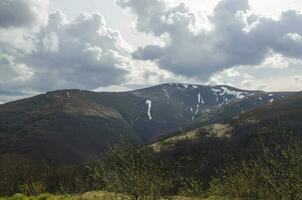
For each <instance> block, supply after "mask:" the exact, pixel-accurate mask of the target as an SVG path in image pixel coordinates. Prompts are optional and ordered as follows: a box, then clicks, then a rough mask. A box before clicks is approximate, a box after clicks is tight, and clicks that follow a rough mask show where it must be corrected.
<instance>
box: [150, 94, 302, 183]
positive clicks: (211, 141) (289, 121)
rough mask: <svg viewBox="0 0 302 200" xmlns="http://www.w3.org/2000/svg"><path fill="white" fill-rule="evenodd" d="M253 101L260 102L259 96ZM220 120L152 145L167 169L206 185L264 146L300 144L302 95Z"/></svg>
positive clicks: (225, 112)
mask: <svg viewBox="0 0 302 200" xmlns="http://www.w3.org/2000/svg"><path fill="white" fill-rule="evenodd" d="M274 95H276V94H274ZM272 96H273V95H271V94H269V97H272ZM253 98H254V99H255V98H256V99H257V96H254V97H253ZM242 103H243V102H240V103H238V104H242ZM238 104H234V105H229V107H225V108H224V109H222V110H221V111H220V114H218V115H224V116H227V115H228V114H229V111H230V110H231V108H233V107H237V106H238ZM218 118H220V119H222V118H223V120H218V119H217V118H216V119H213V120H211V122H209V123H207V124H204V123H200V124H199V125H196V126H195V127H194V128H191V129H188V130H185V131H181V132H177V133H174V134H171V135H168V136H166V137H165V138H161V139H159V140H158V141H156V142H153V143H152V144H150V145H149V146H150V147H152V148H153V149H154V150H155V152H157V153H158V154H159V155H158V157H163V158H165V159H166V160H168V161H167V163H166V165H167V166H168V167H167V168H168V169H171V170H173V173H176V174H177V175H178V176H188V175H189V176H193V177H202V179H203V183H204V184H205V185H207V184H209V181H210V180H211V178H213V176H215V175H217V172H218V173H219V171H220V170H222V169H226V168H228V167H229V166H230V165H235V166H236V165H239V164H240V163H241V162H242V161H248V160H253V159H255V158H257V157H258V155H262V154H263V151H262V150H261V149H262V148H263V147H265V149H266V150H267V148H272V149H274V148H276V147H278V149H279V148H281V147H284V146H285V147H286V146H288V145H289V143H288V142H289V141H293V140H295V141H301V140H302V134H301V130H302V92H297V93H294V94H292V95H289V96H284V98H283V97H282V96H281V98H279V99H274V101H273V102H272V101H271V103H269V104H266V105H263V106H261V107H258V108H255V109H253V110H249V111H246V112H243V113H240V114H238V116H236V117H230V118H224V117H218ZM218 175H219V174H218Z"/></svg>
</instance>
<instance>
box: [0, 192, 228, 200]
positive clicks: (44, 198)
mask: <svg viewBox="0 0 302 200" xmlns="http://www.w3.org/2000/svg"><path fill="white" fill-rule="evenodd" d="M121 199H123V200H131V198H129V197H127V196H121V195H116V194H112V193H106V192H87V193H84V194H78V195H51V194H40V195H37V196H25V195H22V194H15V195H14V196H13V197H8V198H0V200H121ZM160 200H228V199H226V198H222V197H214V196H213V197H209V198H201V197H184V196H174V197H172V196H170V197H162V198H161V199H160Z"/></svg>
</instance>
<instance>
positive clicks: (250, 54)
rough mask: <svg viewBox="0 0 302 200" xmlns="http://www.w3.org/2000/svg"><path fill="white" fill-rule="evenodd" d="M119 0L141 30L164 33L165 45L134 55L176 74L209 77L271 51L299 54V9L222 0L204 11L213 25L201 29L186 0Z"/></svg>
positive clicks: (253, 62)
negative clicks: (273, 10)
mask: <svg viewBox="0 0 302 200" xmlns="http://www.w3.org/2000/svg"><path fill="white" fill-rule="evenodd" d="M117 2H118V4H119V5H120V6H121V7H123V8H127V9H129V10H130V11H131V12H132V13H134V14H135V15H136V17H137V29H138V30H139V31H142V32H145V33H152V34H153V35H155V36H165V37H168V39H166V40H165V41H166V42H165V44H164V45H163V46H154V45H150V46H146V47H140V48H138V49H137V51H136V52H135V53H134V57H135V58H137V59H142V60H154V61H156V62H157V63H158V64H159V66H160V67H161V68H162V69H166V70H168V71H171V72H173V73H175V74H180V75H185V76H187V77H196V78H201V79H204V80H207V79H208V78H209V77H210V76H211V75H213V74H215V73H217V72H220V71H222V70H225V69H228V68H232V67H236V66H240V65H246V66H249V67H250V66H253V65H259V64H261V63H262V62H263V61H264V60H265V58H267V56H268V55H270V54H271V53H272V52H274V53H279V54H282V55H283V56H287V57H291V58H298V59H301V58H302V57H301V55H302V54H301V51H302V46H301V45H302V39H301V35H302V26H301V25H302V15H301V14H300V13H298V12H297V11H293V10H291V11H287V12H284V13H283V14H282V16H281V17H280V19H278V20H273V19H271V18H268V17H263V16H259V15H257V14H255V13H253V12H252V11H251V8H250V6H249V2H248V0H222V1H221V2H220V3H218V5H217V6H216V8H215V9H214V11H213V14H212V15H211V16H209V17H208V19H209V21H210V22H211V25H212V28H211V29H210V30H205V29H202V28H200V27H199V24H198V22H197V17H196V16H195V14H194V13H193V12H192V11H191V10H190V9H189V8H187V7H186V6H185V5H184V4H179V5H178V6H175V7H169V6H168V5H167V4H166V2H165V1H163V0H157V1H155V0H154V1H150V0H140V1H137V0H118V1H117ZM158 52H160V53H158Z"/></svg>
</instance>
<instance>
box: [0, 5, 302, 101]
mask: <svg viewBox="0 0 302 200" xmlns="http://www.w3.org/2000/svg"><path fill="white" fill-rule="evenodd" d="M87 2H88V1H87V0H73V1H70V0H1V1H0V103H5V102H8V101H12V100H16V99H20V98H24V97H28V96H32V95H36V94H40V93H44V92H46V91H51V90H58V89H71V88H78V89H85V90H94V91H125V90H132V89H137V88H143V87H148V86H151V85H157V84H161V83H171V82H173V83H174V82H180V83H189V84H210V85H216V84H219V85H220V84H224V85H231V86H234V87H238V88H242V89H249V90H254V89H259V90H265V91H300V90H302V13H301V11H302V1H300V0H266V1H263V0H89V3H87Z"/></svg>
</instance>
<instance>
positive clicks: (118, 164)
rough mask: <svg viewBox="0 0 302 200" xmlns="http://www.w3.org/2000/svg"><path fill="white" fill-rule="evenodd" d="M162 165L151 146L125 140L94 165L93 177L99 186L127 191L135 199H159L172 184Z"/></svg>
mask: <svg viewBox="0 0 302 200" xmlns="http://www.w3.org/2000/svg"><path fill="white" fill-rule="evenodd" d="M160 165H161V164H160V163H159V162H155V160H154V153H153V151H152V150H151V149H149V148H146V147H141V146H140V145H136V144H133V143H130V142H125V141H123V142H122V143H121V144H119V145H115V146H112V147H110V148H109V151H108V152H107V153H105V155H104V157H103V159H102V160H101V161H100V162H98V163H97V164H95V165H94V166H93V167H92V168H90V171H91V175H90V179H91V180H92V182H94V183H95V184H96V185H95V186H96V187H99V188H96V189H102V188H104V189H106V190H108V191H111V192H115V193H121V194H127V195H129V196H130V197H131V198H132V199H133V200H137V199H159V198H160V196H161V194H162V193H163V191H164V190H165V189H166V188H167V187H168V185H169V181H168V180H167V179H166V178H165V177H164V176H163V174H162V173H161V170H160Z"/></svg>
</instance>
